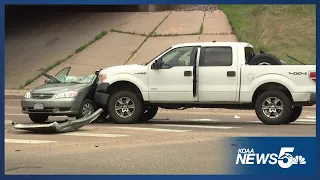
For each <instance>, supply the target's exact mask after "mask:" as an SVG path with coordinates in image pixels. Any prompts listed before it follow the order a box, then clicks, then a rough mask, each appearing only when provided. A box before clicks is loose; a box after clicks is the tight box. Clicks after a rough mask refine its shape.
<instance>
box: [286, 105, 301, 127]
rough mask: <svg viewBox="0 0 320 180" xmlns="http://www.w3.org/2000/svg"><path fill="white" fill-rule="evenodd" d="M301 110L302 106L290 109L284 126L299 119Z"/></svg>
mask: <svg viewBox="0 0 320 180" xmlns="http://www.w3.org/2000/svg"><path fill="white" fill-rule="evenodd" d="M302 109H303V107H302V106H294V107H293V108H292V113H291V116H290V118H289V119H288V121H287V122H285V123H284V124H289V123H292V122H294V121H296V120H297V119H298V118H299V117H300V115H301V113H302Z"/></svg>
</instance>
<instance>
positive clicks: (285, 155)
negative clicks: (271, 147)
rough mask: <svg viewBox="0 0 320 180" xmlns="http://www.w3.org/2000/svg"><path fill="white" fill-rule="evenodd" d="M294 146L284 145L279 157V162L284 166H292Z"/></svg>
mask: <svg viewBox="0 0 320 180" xmlns="http://www.w3.org/2000/svg"><path fill="white" fill-rule="evenodd" d="M293 150H294V147H283V148H281V149H280V153H279V157H278V164H279V166H280V167H282V168H289V167H291V166H292V155H291V154H289V153H292V152H293ZM283 159H287V162H284V161H283Z"/></svg>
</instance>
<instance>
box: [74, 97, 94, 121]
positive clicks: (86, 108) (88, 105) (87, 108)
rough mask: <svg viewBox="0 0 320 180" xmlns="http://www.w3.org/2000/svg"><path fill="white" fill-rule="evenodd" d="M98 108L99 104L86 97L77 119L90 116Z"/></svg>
mask: <svg viewBox="0 0 320 180" xmlns="http://www.w3.org/2000/svg"><path fill="white" fill-rule="evenodd" d="M96 110H97V105H96V104H95V103H94V102H93V101H91V100H90V99H85V100H84V101H83V102H82V103H81V106H80V110H79V114H78V115H77V117H76V118H77V119H80V118H83V117H86V116H90V115H91V114H93V113H94V112H95V111H96Z"/></svg>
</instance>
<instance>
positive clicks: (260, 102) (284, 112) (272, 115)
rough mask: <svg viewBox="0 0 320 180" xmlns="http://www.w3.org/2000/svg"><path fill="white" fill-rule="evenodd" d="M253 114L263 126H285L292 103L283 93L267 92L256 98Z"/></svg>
mask: <svg viewBox="0 0 320 180" xmlns="http://www.w3.org/2000/svg"><path fill="white" fill-rule="evenodd" d="M255 112H256V115H257V116H258V118H259V119H260V120H261V121H262V122H263V123H264V124H268V125H279V124H285V123H286V122H288V120H289V118H290V116H291V114H292V103H291V100H290V98H289V97H288V96H287V95H286V94H285V93H284V92H282V91H278V90H269V91H265V92H263V93H262V94H260V95H259V96H258V98H257V100H256V101H255Z"/></svg>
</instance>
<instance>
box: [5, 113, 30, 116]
mask: <svg viewBox="0 0 320 180" xmlns="http://www.w3.org/2000/svg"><path fill="white" fill-rule="evenodd" d="M4 115H6V116H27V115H28V114H12V113H4Z"/></svg>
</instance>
